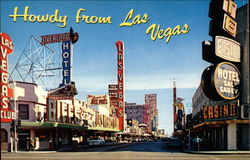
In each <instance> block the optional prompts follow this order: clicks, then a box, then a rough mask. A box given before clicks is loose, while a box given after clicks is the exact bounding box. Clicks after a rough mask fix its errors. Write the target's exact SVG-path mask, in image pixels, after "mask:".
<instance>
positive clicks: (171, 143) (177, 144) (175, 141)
mask: <svg viewBox="0 0 250 160" xmlns="http://www.w3.org/2000/svg"><path fill="white" fill-rule="evenodd" d="M183 145H184V143H183V142H182V141H181V140H180V139H179V138H176V137H172V138H169V139H168V147H169V148H178V149H182V147H183Z"/></svg>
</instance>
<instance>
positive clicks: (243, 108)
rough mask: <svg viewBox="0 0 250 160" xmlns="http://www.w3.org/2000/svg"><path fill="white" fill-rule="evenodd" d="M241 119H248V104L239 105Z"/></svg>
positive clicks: (249, 110) (249, 107)
mask: <svg viewBox="0 0 250 160" xmlns="http://www.w3.org/2000/svg"><path fill="white" fill-rule="evenodd" d="M241 118H242V119H250V104H243V105H241Z"/></svg>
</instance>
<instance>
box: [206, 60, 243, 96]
mask: <svg viewBox="0 0 250 160" xmlns="http://www.w3.org/2000/svg"><path fill="white" fill-rule="evenodd" d="M202 88H203V91H204V93H205V94H206V96H207V97H208V98H210V99H212V100H223V99H227V100H233V99H236V98H237V97H238V96H239V94H240V72H239V70H238V69H237V67H236V66H235V65H233V64H232V63H229V62H222V63H219V64H217V65H212V66H210V67H208V68H206V69H205V71H204V72H203V74H202Z"/></svg>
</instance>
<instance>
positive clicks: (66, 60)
mask: <svg viewBox="0 0 250 160" xmlns="http://www.w3.org/2000/svg"><path fill="white" fill-rule="evenodd" d="M62 68H63V70H62V75H63V82H62V85H65V84H69V83H70V79H71V42H70V41H64V42H63V43H62Z"/></svg>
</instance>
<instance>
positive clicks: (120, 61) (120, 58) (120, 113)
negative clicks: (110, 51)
mask: <svg viewBox="0 0 250 160" xmlns="http://www.w3.org/2000/svg"><path fill="white" fill-rule="evenodd" d="M116 47H117V67H118V68H117V74H118V90H117V93H118V97H117V102H118V110H117V117H118V119H119V129H120V130H124V106H125V103H124V44H123V42H122V41H117V42H116Z"/></svg>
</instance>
